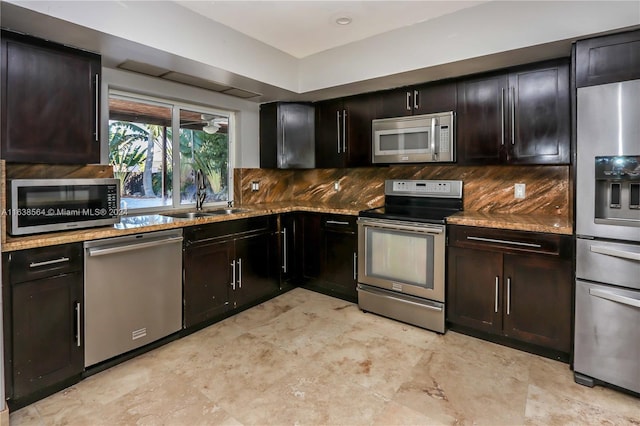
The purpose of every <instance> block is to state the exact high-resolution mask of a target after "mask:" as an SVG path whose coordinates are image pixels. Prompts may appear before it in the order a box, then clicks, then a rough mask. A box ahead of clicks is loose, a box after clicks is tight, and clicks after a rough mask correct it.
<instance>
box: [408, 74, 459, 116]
mask: <svg viewBox="0 0 640 426" xmlns="http://www.w3.org/2000/svg"><path fill="white" fill-rule="evenodd" d="M416 95H417V96H416ZM456 95H457V94H456V83H455V82H453V81H449V82H445V83H435V84H428V85H426V86H421V87H418V88H417V89H416V90H414V92H413V96H414V99H415V101H414V102H415V105H414V110H413V114H414V115H415V114H434V113H438V112H446V111H456V107H457V102H456V100H457V96H456ZM416 106H417V108H416Z"/></svg>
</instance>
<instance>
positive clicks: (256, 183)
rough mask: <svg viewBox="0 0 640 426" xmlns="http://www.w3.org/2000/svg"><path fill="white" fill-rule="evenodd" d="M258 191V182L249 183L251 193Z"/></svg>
mask: <svg viewBox="0 0 640 426" xmlns="http://www.w3.org/2000/svg"><path fill="white" fill-rule="evenodd" d="M259 189H260V182H258V181H256V180H254V181H253V182H251V192H256V191H257V190H259Z"/></svg>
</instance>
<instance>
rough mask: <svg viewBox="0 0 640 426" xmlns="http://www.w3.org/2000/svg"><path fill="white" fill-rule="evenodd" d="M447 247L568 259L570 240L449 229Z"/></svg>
mask: <svg viewBox="0 0 640 426" xmlns="http://www.w3.org/2000/svg"><path fill="white" fill-rule="evenodd" d="M449 245H450V246H452V247H462V248H474V249H481V250H496V251H501V252H506V253H542V254H550V255H555V256H560V257H562V258H571V237H569V236H565V235H558V234H545V233H540V232H526V231H513V230H507V229H494V228H478V227H472V226H450V227H449Z"/></svg>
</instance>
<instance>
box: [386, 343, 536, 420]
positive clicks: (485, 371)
mask: <svg viewBox="0 0 640 426" xmlns="http://www.w3.org/2000/svg"><path fill="white" fill-rule="evenodd" d="M474 340H476V341H475V342H474V341H470V340H469V338H468V337H467V336H461V335H456V333H448V334H447V335H445V336H444V338H443V339H441V341H439V342H438V344H434V345H433V346H432V347H431V350H428V351H427V353H426V354H425V355H424V356H423V358H422V359H421V360H420V361H419V362H418V363H417V365H416V366H415V367H414V369H413V378H412V379H411V380H410V381H408V382H406V383H403V384H402V385H401V386H400V389H399V390H398V392H397V393H396V395H395V397H394V401H396V402H398V403H401V404H404V405H406V406H408V407H410V408H412V409H414V410H416V411H419V412H421V413H423V414H425V415H428V416H430V417H432V418H433V419H434V420H436V421H438V422H442V423H447V424H457V423H463V424H487V425H495V424H509V425H511V424H521V423H522V422H523V420H524V409H525V404H526V392H527V385H528V363H527V354H521V353H520V352H518V351H515V350H513V349H509V348H503V347H501V346H498V345H494V344H489V343H487V342H483V341H480V340H477V339H474ZM467 341H469V342H470V343H464V344H463V342H467ZM449 342H451V345H449ZM460 347H464V348H465V350H464V351H460V350H459V348H460Z"/></svg>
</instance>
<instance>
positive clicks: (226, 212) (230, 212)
mask: <svg viewBox="0 0 640 426" xmlns="http://www.w3.org/2000/svg"><path fill="white" fill-rule="evenodd" d="M248 211H249V210H247V209H236V208H234V209H220V210H211V211H210V212H207V214H208V215H220V214H234V213H244V212H248Z"/></svg>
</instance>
